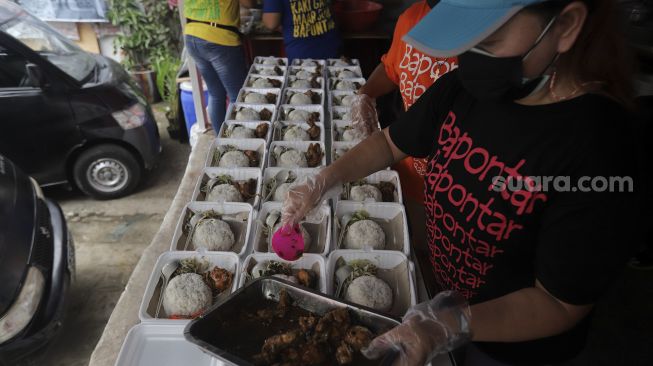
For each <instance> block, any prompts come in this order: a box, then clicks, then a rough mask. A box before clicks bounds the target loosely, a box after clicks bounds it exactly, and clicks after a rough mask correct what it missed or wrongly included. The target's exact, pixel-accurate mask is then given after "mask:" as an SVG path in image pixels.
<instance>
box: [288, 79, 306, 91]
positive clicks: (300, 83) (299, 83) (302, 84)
mask: <svg viewBox="0 0 653 366" xmlns="http://www.w3.org/2000/svg"><path fill="white" fill-rule="evenodd" d="M290 86H291V87H293V88H297V89H310V88H311V82H310V81H308V80H304V79H297V80H295V81H293V82H292V83H291V84H290Z"/></svg>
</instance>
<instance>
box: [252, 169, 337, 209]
mask: <svg viewBox="0 0 653 366" xmlns="http://www.w3.org/2000/svg"><path fill="white" fill-rule="evenodd" d="M284 170H285V171H288V172H291V173H292V174H294V175H295V177H297V178H296V180H295V181H300V180H302V178H304V177H307V176H312V175H315V174H316V173H317V172H318V169H311V168H295V169H286V168H267V169H265V171H264V172H263V184H262V185H261V203H265V202H268V201H270V202H279V201H275V200H274V192H272V193H270V192H268V191H267V188H266V185H267V183H268V182H269V181H270V180H271V179H272V178H274V177H275V176H276V175H277V174H278V173H279V172H281V171H284ZM268 195H269V196H270V199H268V200H266V197H267V196H268ZM325 203H326V201H325Z"/></svg>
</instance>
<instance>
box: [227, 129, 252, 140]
mask: <svg viewBox="0 0 653 366" xmlns="http://www.w3.org/2000/svg"><path fill="white" fill-rule="evenodd" d="M229 136H230V137H231V138H232V139H253V138H254V130H252V129H251V128H247V127H245V126H235V127H234V128H232V129H231V134H230V135H229Z"/></svg>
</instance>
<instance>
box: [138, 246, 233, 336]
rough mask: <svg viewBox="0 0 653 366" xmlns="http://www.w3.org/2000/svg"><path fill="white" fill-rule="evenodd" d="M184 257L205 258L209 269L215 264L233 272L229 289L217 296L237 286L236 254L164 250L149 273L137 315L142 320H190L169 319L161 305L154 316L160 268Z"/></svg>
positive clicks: (159, 294) (162, 321)
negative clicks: (156, 316) (156, 315)
mask: <svg viewBox="0 0 653 366" xmlns="http://www.w3.org/2000/svg"><path fill="white" fill-rule="evenodd" d="M186 258H197V259H202V260H206V261H208V262H209V263H210V266H211V269H212V268H213V267H215V266H217V267H220V268H223V269H226V270H227V271H229V272H231V273H232V274H233V283H232V285H231V288H230V289H229V291H225V292H223V293H221V294H220V295H219V296H220V297H224V296H228V295H229V294H231V293H232V292H234V291H236V289H237V288H238V276H239V274H240V261H239V258H238V255H236V254H234V253H228V252H222V253H218V252H205V253H200V252H176V251H175V252H165V253H163V254H161V256H159V259H158V260H157V261H156V264H155V265H154V270H153V271H152V274H150V279H149V280H148V281H147V287H145V293H144V294H143V300H142V301H141V306H140V309H139V313H138V317H139V318H140V319H141V321H142V322H144V323H148V322H153V323H170V324H183V323H188V322H190V319H169V318H167V317H166V312H165V309H164V308H163V305H161V310H160V312H159V318H155V317H154V315H155V314H156V306H157V304H158V302H159V296H162V291H165V289H162V288H161V287H162V286H163V280H162V279H161V270H162V269H163V267H164V266H165V265H166V264H168V263H171V262H174V261H177V262H178V261H180V260H182V259H186Z"/></svg>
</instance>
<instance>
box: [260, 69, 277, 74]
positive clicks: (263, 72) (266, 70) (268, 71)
mask: <svg viewBox="0 0 653 366" xmlns="http://www.w3.org/2000/svg"><path fill="white" fill-rule="evenodd" d="M259 75H264V76H277V72H276V71H274V69H267V68H265V69H260V70H259Z"/></svg>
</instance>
